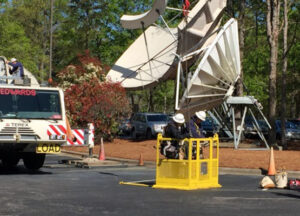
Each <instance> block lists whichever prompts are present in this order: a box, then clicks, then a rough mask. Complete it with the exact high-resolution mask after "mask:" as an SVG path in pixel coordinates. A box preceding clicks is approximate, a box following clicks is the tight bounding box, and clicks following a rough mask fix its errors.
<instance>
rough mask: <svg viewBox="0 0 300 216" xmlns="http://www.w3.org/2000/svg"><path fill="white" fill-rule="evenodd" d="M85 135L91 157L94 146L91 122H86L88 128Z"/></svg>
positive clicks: (93, 130) (93, 129) (93, 131)
mask: <svg viewBox="0 0 300 216" xmlns="http://www.w3.org/2000/svg"><path fill="white" fill-rule="evenodd" d="M87 130H88V131H87V137H86V142H87V145H88V147H89V157H93V148H94V133H95V128H94V124H93V123H89V124H88V129H87Z"/></svg>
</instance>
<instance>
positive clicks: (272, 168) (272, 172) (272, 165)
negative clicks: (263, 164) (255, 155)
mask: <svg viewBox="0 0 300 216" xmlns="http://www.w3.org/2000/svg"><path fill="white" fill-rule="evenodd" d="M275 174H276V169H275V161H274V153H273V147H271V154H270V164H269V169H268V175H269V176H273V175H275Z"/></svg>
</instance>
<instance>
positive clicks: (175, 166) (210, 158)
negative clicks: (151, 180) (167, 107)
mask: <svg viewBox="0 0 300 216" xmlns="http://www.w3.org/2000/svg"><path fill="white" fill-rule="evenodd" d="M171 140H172V139H171V138H164V137H162V135H161V134H158V136H157V149H156V184H155V185H154V186H153V187H155V188H173V189H182V190H194V189H204V188H218V187H221V185H220V184H219V183H218V181H219V137H218V135H217V134H215V135H214V137H209V138H190V139H185V140H184V142H185V143H186V145H188V148H187V149H188V152H187V153H185V154H187V158H186V159H182V160H180V159H165V158H164V159H163V158H161V157H162V156H161V154H160V146H161V143H162V142H163V141H171ZM205 143H206V144H207V143H208V146H207V147H205V151H204V158H201V157H200V148H201V146H204V144H205ZM195 148H196V149H195ZM193 152H194V154H193Z"/></svg>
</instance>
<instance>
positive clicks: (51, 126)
mask: <svg viewBox="0 0 300 216" xmlns="http://www.w3.org/2000/svg"><path fill="white" fill-rule="evenodd" d="M49 127H50V128H51V129H52V130H53V131H54V133H56V135H61V134H60V133H59V131H58V130H56V128H55V126H54V125H49Z"/></svg>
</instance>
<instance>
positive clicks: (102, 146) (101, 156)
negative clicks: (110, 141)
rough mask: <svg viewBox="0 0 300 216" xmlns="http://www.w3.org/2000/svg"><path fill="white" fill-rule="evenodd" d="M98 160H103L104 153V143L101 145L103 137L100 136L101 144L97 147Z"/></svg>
mask: <svg viewBox="0 0 300 216" xmlns="http://www.w3.org/2000/svg"><path fill="white" fill-rule="evenodd" d="M98 159H99V160H101V161H104V160H105V153H104V145H103V138H101V145H100V149H99V157H98Z"/></svg>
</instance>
